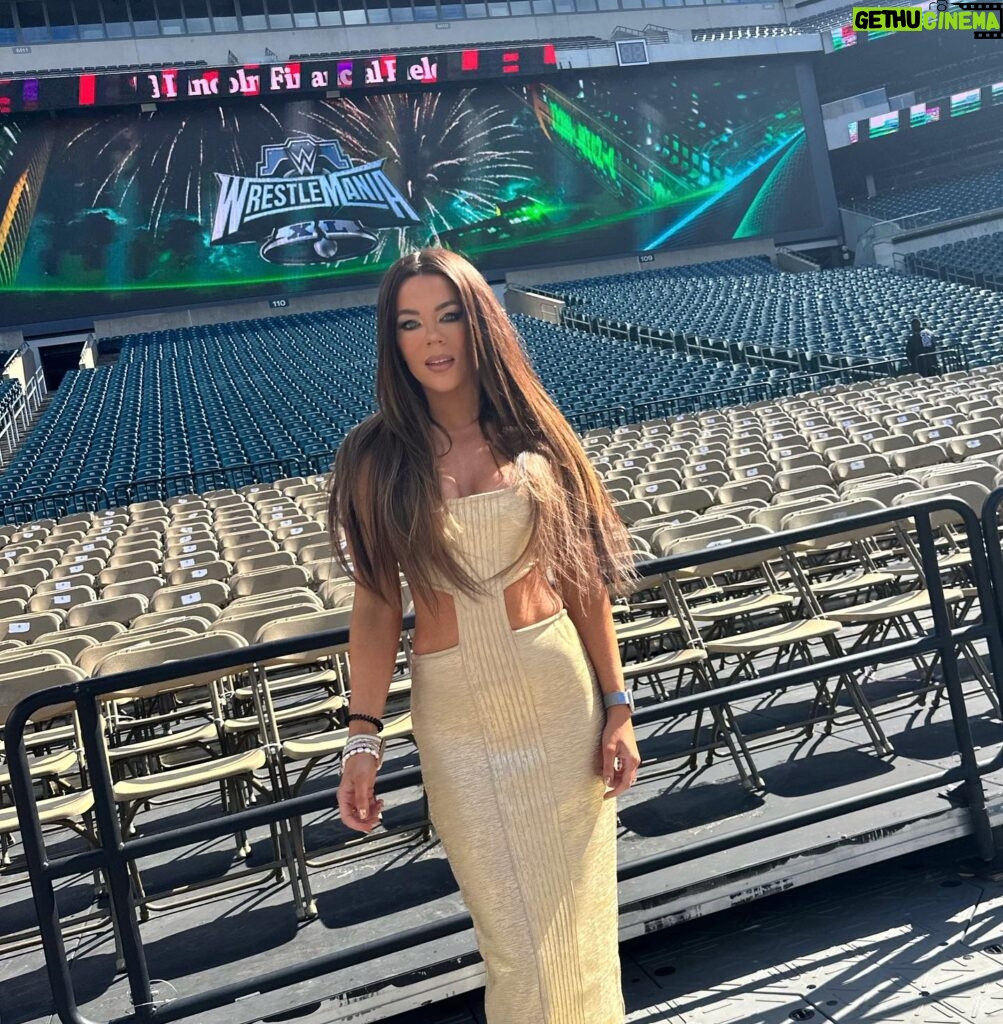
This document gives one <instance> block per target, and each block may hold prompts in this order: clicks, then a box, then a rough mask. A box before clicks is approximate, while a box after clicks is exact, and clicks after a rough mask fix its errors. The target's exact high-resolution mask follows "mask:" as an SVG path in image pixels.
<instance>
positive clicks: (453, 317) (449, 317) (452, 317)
mask: <svg viewBox="0 0 1003 1024" xmlns="http://www.w3.org/2000/svg"><path fill="white" fill-rule="evenodd" d="M462 316H463V314H462V313H461V312H459V311H458V310H457V311H455V312H452V313H447V314H446V315H445V316H444V317H443V318H442V319H443V321H444V322H445V323H447V324H451V323H453V321H454V320H459V319H460V318H461V317H462Z"/></svg>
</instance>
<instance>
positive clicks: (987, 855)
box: [5, 490, 1003, 1024]
mask: <svg viewBox="0 0 1003 1024" xmlns="http://www.w3.org/2000/svg"><path fill="white" fill-rule="evenodd" d="M1001 501H1003V490H1000V491H997V492H994V494H993V495H992V497H991V499H990V501H989V503H988V504H987V506H986V511H985V516H986V519H985V521H984V525H985V530H986V533H987V535H988V536H989V538H990V544H989V550H990V557H989V559H987V555H986V551H985V548H984V542H983V522H982V521H980V519H979V517H978V515H977V514H976V513H975V512H974V511H973V510H972V509H971V508H970V507H969V506H968V505H967V504H964V503H963V502H961V501H958V500H955V499H951V498H942V499H938V500H934V501H930V502H925V503H923V504H919V505H914V506H909V507H901V508H895V509H887V510H882V511H879V512H873V513H869V514H867V515H864V516H857V517H853V518H848V519H844V520H840V521H838V522H837V523H832V522H830V523H827V524H825V525H824V526H814V527H810V528H805V529H801V530H796V531H791V532H789V533H784V534H779V535H778V534H770V535H768V536H764V537H762V538H757V539H755V540H753V541H744V542H741V543H736V544H734V545H732V546H730V547H729V548H728V554H729V556H732V555H734V556H736V557H741V556H743V555H748V554H753V553H759V552H763V551H768V550H773V549H776V548H777V547H778V546H780V547H784V548H787V549H790V548H791V547H792V546H793V545H796V544H798V543H800V542H804V541H812V540H818V539H820V538H825V537H830V536H835V535H838V534H841V533H846V532H849V531H855V530H860V529H862V528H874V529H877V528H879V527H881V526H889V527H890V526H891V524H893V523H902V522H905V521H911V522H912V524H913V528H914V530H915V533H916V537H917V540H918V550H919V555H920V559H921V565H922V569H923V575H924V577H925V581H926V590H927V593H928V596H929V601H930V611H931V615H932V625H931V627H930V628H927V629H925V630H924V632H923V633H922V635H919V636H916V637H915V638H911V639H908V640H905V641H900V642H894V643H889V644H883V645H881V646H879V647H877V648H874V649H868V650H864V651H861V652H858V653H851V654H846V655H842V656H840V657H834V658H830V659H827V660H825V661H821V662H818V663H811V664H808V665H804V666H801V667H797V668H788V669H786V670H784V671H774V672H772V673H770V674H767V675H762V676H760V677H758V678H754V679H751V680H748V681H742V682H738V683H732V684H730V685H728V686H723V687H720V688H715V689H712V690H702V691H700V692H695V693H691V694H689V695H687V696H683V697H676V698H673V699H671V700H667V701H662V702H660V703H658V704H656V705H652V706H649V707H645V708H644V709H642V710H639V711H638V712H637V713H636V716H635V720H636V721H637V722H638V723H639V724H641V723H646V722H652V721H660V720H662V719H663V718H665V717H667V716H671V715H679V714H682V713H686V712H694V711H697V710H700V709H708V708H712V707H715V706H721V705H723V704H725V703H729V702H732V701H735V700H738V699H741V698H747V697H753V696H758V695H765V694H770V693H777V692H782V691H785V690H787V689H789V688H791V687H793V686H796V685H800V684H803V683H812V682H817V681H820V680H824V679H828V678H831V677H834V676H840V675H844V674H847V673H850V672H855V671H858V670H863V669H865V668H867V667H869V666H875V665H880V664H885V663H894V662H897V661H899V660H901V659H905V658H911V657H913V656H915V655H917V654H938V655H939V657H940V664H941V667H942V672H943V681H944V685H945V686H946V689H947V693H948V700H949V708H950V712H951V718H952V722H953V728H954V734H955V740H956V743H957V750H958V752H959V764H958V765H956V766H954V767H950V768H947V769H944V770H934V771H931V772H930V773H928V774H925V775H923V776H922V777H919V778H913V779H910V780H909V781H905V782H898V783H895V784H892V785H887V786H885V787H883V788H878V789H874V790H871V791H869V792H867V793H864V794H862V795H859V796H855V797H852V798H848V799H843V800H840V801H837V802H829V803H826V804H825V805H824V806H820V807H817V808H811V809H808V810H805V811H801V812H798V813H795V814H790V815H787V816H785V817H783V818H781V819H778V820H774V821H772V822H767V823H763V824H758V825H754V826H750V827H744V828H742V829H740V830H737V831H733V832H731V833H730V834H725V835H721V836H716V837H713V838H706V839H699V840H697V841H695V842H692V843H690V844H689V845H687V846H686V847H684V848H682V849H675V850H669V851H665V852H662V853H658V854H654V855H651V856H647V857H644V858H643V859H638V860H635V861H633V862H629V863H627V864H625V865H623V866H622V867H621V868H620V871H619V878H620V879H621V880H624V879H629V878H636V877H637V876H639V875H642V874H645V873H648V872H652V871H656V870H661V869H664V868H666V867H669V866H672V865H676V864H679V863H682V862H684V861H691V860H694V859H696V858H699V857H703V856H707V855H709V854H711V853H714V852H717V851H720V850H725V849H731V848H738V847H741V846H743V845H744V844H748V843H750V842H752V841H754V840H758V839H763V838H766V837H769V836H773V835H776V834H779V833H781V832H786V831H788V830H790V829H795V828H800V827H802V826H805V825H809V824H815V823H819V822H823V821H829V820H832V819H833V818H836V817H839V816H841V815H844V814H848V813H851V812H854V811H859V810H862V809H865V808H869V807H874V806H877V805H880V804H883V803H886V802H889V801H892V800H896V799H901V798H903V797H907V796H910V795H915V794H918V793H923V792H929V791H933V790H937V789H940V788H942V787H943V786H945V785H948V784H953V783H961V784H962V785H963V787H964V791H965V796H966V805H967V810H968V815H969V819H970V830H971V833H972V834H973V835H974V837H975V840H976V845H977V849H978V853H979V856H980V857H981V858H982V859H983V860H985V861H990V860H992V859H994V858H995V856H996V853H997V851H996V847H995V843H994V836H993V831H992V827H991V822H990V818H989V814H988V810H987V807H986V799H985V790H984V787H983V784H982V775H983V774H985V773H986V772H988V771H995V770H998V769H1001V768H1003V754H1000V755H998V756H997V757H995V758H993V759H992V760H989V761H986V762H981V763H980V762H979V761H978V759H977V756H976V752H975V748H974V745H973V741H972V733H971V729H970V722H969V716H968V712H967V709H966V704H965V695H964V691H963V689H962V681H961V677H960V673H959V650H960V648H961V646H962V645H965V644H971V643H974V642H976V641H985V642H986V644H987V645H988V651H989V657H990V661H991V665H992V671H993V675H994V678H995V680H996V689H997V691H998V690H999V680H1000V678H1001V672H1003V646H1001V637H1000V626H1001V614H1000V611H999V608H998V604H997V599H996V594H1000V593H1003V586H1001V583H1003V553H1001V551H1000V546H999V539H1000V538H999V530H998V526H997V524H996V514H997V511H998V509H999V506H1000V503H1001ZM945 512H947V513H950V514H952V515H953V516H956V517H957V519H958V520H959V521H960V523H961V525H962V528H963V532H964V535H965V538H966V540H967V544H968V548H969V551H970V554H971V563H970V572H971V580H972V584H973V587H974V592H975V598H976V601H977V605H978V608H979V611H980V615H979V619H978V621H975V622H970V623H967V624H960V625H955V624H952V621H951V617H950V612H949V608H948V605H947V603H946V601H945V597H944V587H943V583H942V581H941V577H940V567H939V565H938V561H937V552H936V548H935V536H934V527H933V524H932V521H931V517H932V516H934V515H937V514H942V513H945ZM721 558H722V552H721V550H720V548H716V547H715V548H705V549H703V550H701V551H699V552H696V553H692V554H688V555H686V556H684V557H673V558H662V559H658V560H655V561H651V562H648V563H645V564H644V565H642V566H639V571H640V573H641V575H642V577H645V578H646V577H650V576H653V575H656V574H662V573H666V572H675V571H678V570H683V569H687V568H690V567H692V566H698V565H702V564H708V563H712V562H717V561H720V560H721ZM990 566H991V567H992V574H993V575H994V576H995V588H994V580H993V578H992V576H991V571H990ZM413 624H414V619H413V616H408V617H407V618H406V619H405V620H404V622H403V627H404V628H405V629H410V628H412V626H413ZM347 636H348V631H347V630H346V629H341V630H337V631H333V632H330V633H325V634H316V635H314V636H312V637H308V638H299V639H296V640H283V641H278V642H273V643H268V644H262V645H257V646H254V647H250V648H241V649H237V650H234V651H227V652H225V653H220V654H214V655H210V656H206V657H203V658H199V659H194V660H190V661H187V662H174V663H167V664H159V665H156V666H154V667H150V668H146V669H143V670H142V671H137V672H132V673H124V674H120V675H117V676H109V677H103V678H96V679H90V680H86V681H84V682H81V683H77V684H74V685H71V686H63V687H58V688H52V689H49V690H46V691H42V692H39V693H37V694H34V695H32V696H31V697H29V698H28V699H26V700H24V701H22V702H21V703H20V704H19V705H18V706H17V707H16V708H15V709H14V711H13V712H12V714H11V716H10V718H9V720H8V722H7V725H6V732H5V744H6V751H7V756H8V761H9V765H10V769H11V777H12V785H13V791H14V796H15V802H16V806H17V811H18V815H19V818H20V822H21V829H22V837H23V842H24V850H25V857H26V860H27V863H28V867H29V871H30V878H31V887H32V893H33V896H34V901H35V906H36V908H37V912H38V919H39V923H40V930H41V936H42V941H43V945H44V950H45V955H46V964H47V970H48V973H49V980H50V983H51V987H52V992H53V997H54V1001H55V1007H56V1012H57V1013H58V1015H59V1017H60V1020H62V1021H64V1022H65V1024H86V1022H85V1021H84V1018H82V1017H81V1015H80V1013H79V1010H78V1007H77V1004H76V1000H75V994H74V991H73V985H72V979H71V976H70V970H69V965H68V961H67V955H66V948H65V945H64V942H63V935H62V931H61V923H60V919H59V913H58V908H57V904H56V896H55V889H54V883H55V882H56V881H57V880H58V879H61V878H65V877H67V876H70V875H75V874H78V873H81V872H89V871H94V870H99V871H101V872H103V874H104V875H105V877H106V879H107V884H108V890H109V895H110V899H111V913H112V915H113V920H114V923H115V926H116V931H117V934H118V938H119V943H120V948H121V951H122V954H123V957H124V961H125V970H126V974H127V978H128V983H129V990H130V995H131V999H132V1003H133V1007H134V1009H133V1012H132V1013H130V1014H128V1015H126V1016H123V1017H119V1018H117V1020H116V1021H115V1024H131V1022H144V1024H145V1022H159V1021H165V1022H166V1021H172V1020H179V1019H182V1018H191V1017H193V1016H196V1015H197V1014H199V1013H204V1012H207V1011H208V1010H209V1009H211V1008H214V1007H220V1006H224V1005H227V1004H228V1003H230V1002H232V1001H234V1000H236V999H238V998H241V997H243V996H246V995H248V994H250V993H251V992H256V991H268V990H273V989H276V988H280V987H283V986H291V985H294V984H297V983H299V982H303V981H306V980H308V979H311V978H315V977H318V976H319V975H322V974H324V973H327V972H330V971H334V970H338V969H342V968H345V967H349V966H352V965H355V964H359V963H362V962H365V961H367V960H370V959H375V958H377V957H383V956H387V955H390V954H393V953H396V952H399V951H402V950H405V949H408V948H410V947H411V946H413V945H415V944H417V943H421V942H429V941H433V940H436V939H439V938H442V937H444V936H447V935H451V934H455V933H457V932H460V931H463V930H466V929H468V928H469V927H470V926H471V922H470V919H469V916H468V915H466V914H457V915H454V916H452V917H449V918H445V919H441V920H436V921H432V922H428V923H426V924H423V925H421V926H418V927H415V928H411V929H408V930H407V931H404V932H398V933H396V934H394V935H393V936H391V937H388V938H384V939H380V940H378V941H373V942H367V943H363V944H360V945H357V946H354V947H352V948H349V949H342V950H338V951H336V952H333V953H329V954H327V955H324V956H321V957H318V958H315V959H313V960H310V961H308V962H305V963H299V964H295V965H292V966H287V967H283V968H280V969H277V970H275V971H272V972H270V973H266V974H264V975H260V974H259V975H257V976H255V977H254V978H253V979H251V980H249V981H242V982H239V983H230V984H225V985H220V986H218V987H216V988H214V989H211V990H208V991H204V992H200V993H197V994H193V995H182V996H179V997H178V998H175V999H172V1000H171V1001H170V1002H168V1003H165V1004H162V1005H156V1003H155V1000H154V998H153V995H152V991H151V980H150V973H149V970H148V968H147V960H146V952H145V949H144V946H143V941H142V937H141V935H140V931H139V926H138V922H137V918H136V912H135V909H134V907H133V903H132V899H131V890H130V879H129V865H130V863H131V862H134V861H136V860H137V859H138V858H140V857H146V856H150V855H152V854H157V853H164V852H168V851H171V850H175V849H178V848H181V847H184V846H190V845H192V844H195V843H202V842H206V841H209V840H213V839H216V838H219V837H221V836H223V835H226V834H230V833H232V832H233V831H234V829H247V828H250V827H253V826H262V825H266V824H271V823H275V822H279V821H282V820H288V819H291V818H298V817H301V816H302V815H304V814H307V813H310V812H317V811H321V810H329V809H330V808H331V807H332V806H333V805H334V801H335V791H334V790H333V789H324V790H322V791H319V792H314V793H311V794H310V795H307V796H294V797H289V798H286V799H279V800H277V801H276V802H274V803H269V804H265V805H259V806H255V807H252V808H250V809H245V810H240V811H236V812H235V813H232V814H229V815H227V816H225V818H222V819H220V818H217V819H214V820H210V821H205V822H200V823H198V824H188V825H183V826H179V827H178V826H176V827H174V828H171V829H169V830H166V831H164V832H158V833H156V834H154V835H149V836H144V837H139V838H126V837H125V836H123V835H122V832H121V829H120V826H119V820H118V816H117V814H116V805H115V799H114V793H113V787H112V779H111V775H110V769H109V766H108V763H107V761H106V759H105V757H104V748H103V742H104V738H103V733H102V729H103V725H102V719H101V714H100V710H99V698H100V697H101V695H103V694H108V693H111V692H114V691H116V690H121V689H123V688H125V687H129V688H134V687H139V686H144V685H148V684H154V683H160V682H165V681H169V680H171V679H183V678H185V677H186V676H190V675H193V674H195V673H198V674H209V673H216V674H220V675H222V674H225V673H226V672H227V671H228V670H235V669H237V668H240V667H247V666H249V665H250V666H252V667H255V668H256V667H257V666H258V665H260V664H262V663H265V662H269V661H272V660H273V659H278V658H281V657H286V656H289V655H292V654H296V653H302V652H304V651H315V650H323V649H325V648H327V647H330V646H333V645H335V644H338V643H343V642H344V641H346V640H347ZM64 702H67V703H72V704H73V705H75V708H76V711H77V714H78V717H79V722H80V727H81V734H82V739H83V746H84V752H85V756H86V759H87V764H88V771H89V777H90V786H91V790H92V792H93V794H94V798H95V803H94V814H95V817H96V820H97V825H98V832H99V841H98V846H97V847H96V848H95V849H93V850H91V851H88V852H85V853H77V854H73V855H69V856H51V857H50V856H49V855H48V854H47V852H46V850H45V847H44V845H43V836H42V828H41V825H40V822H39V817H38V812H37V807H36V802H35V796H34V793H33V788H32V784H31V780H30V774H29V767H28V760H27V756H26V751H25V747H24V744H23V742H22V740H23V736H24V732H25V727H26V725H27V723H28V721H29V719H30V717H31V715H32V714H33V713H34V712H36V711H38V710H39V709H41V708H43V707H45V706H47V705H51V704H62V703H64ZM418 783H420V771H419V769H417V768H412V769H407V770H403V771H397V772H393V773H391V774H388V775H385V776H382V777H381V778H380V780H379V790H380V792H381V794H387V793H393V792H396V791H399V790H401V789H404V788H406V787H409V786H414V785H416V784H418Z"/></svg>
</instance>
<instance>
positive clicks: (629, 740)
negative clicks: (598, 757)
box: [602, 705, 641, 800]
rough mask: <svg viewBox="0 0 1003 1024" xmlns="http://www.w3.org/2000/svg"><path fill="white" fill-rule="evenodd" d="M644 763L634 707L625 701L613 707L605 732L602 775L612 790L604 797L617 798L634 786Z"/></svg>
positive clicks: (608, 715)
mask: <svg viewBox="0 0 1003 1024" xmlns="http://www.w3.org/2000/svg"><path fill="white" fill-rule="evenodd" d="M617 758H619V760H617ZM640 763H641V755H640V754H639V753H638V751H637V741H636V740H635V739H634V725H633V723H632V722H631V720H630V709H629V708H628V707H626V706H625V705H620V706H614V707H611V708H609V709H608V710H607V711H606V727H605V728H604V729H603V733H602V777H603V781H604V782H605V783H606V785H607V787H609V792H608V793H606V795H605V796H604V797H603V799H604V800H610V799H613V798H615V797H618V796H619V795H620V794H621V793H625V792H626V791H627V790H628V789H630V787H631V785H633V782H634V779H635V778H636V777H637V769H638V766H639V765H640Z"/></svg>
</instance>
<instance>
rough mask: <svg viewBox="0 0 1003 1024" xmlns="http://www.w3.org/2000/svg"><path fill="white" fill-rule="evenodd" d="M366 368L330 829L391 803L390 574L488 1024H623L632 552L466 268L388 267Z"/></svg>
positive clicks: (350, 524)
mask: <svg viewBox="0 0 1003 1024" xmlns="http://www.w3.org/2000/svg"><path fill="white" fill-rule="evenodd" d="M377 350H378V351H377V373H376V393H377V401H378V403H379V411H378V412H377V413H375V414H374V415H373V416H371V417H369V418H368V419H366V420H364V421H363V422H362V423H360V424H359V425H358V426H357V427H355V428H354V429H353V430H352V431H351V432H350V433H349V435H348V437H346V438H345V440H344V442H343V443H342V445H341V447H340V449H339V450H338V455H337V458H336V461H335V468H334V483H333V487H332V492H331V506H330V520H329V521H330V522H331V523H332V524H334V526H335V528H336V527H337V526H340V527H341V528H342V529H343V531H344V534H345V540H346V546H347V556H348V557H347V558H346V556H345V554H339V560H340V562H341V564H342V566H343V568H344V569H345V571H346V572H348V573H349V574H350V575H351V576H352V578H353V579H354V580H355V583H356V589H355V602H354V605H353V610H352V625H351V636H350V643H349V657H350V661H351V670H352V676H351V678H352V687H351V707H350V712H351V713H350V715H349V734H350V738H349V741H348V744H347V746H346V749H345V753H344V755H343V760H342V778H341V785H340V787H339V789H338V806H339V809H340V812H341V818H342V821H344V823H345V824H346V825H348V826H349V827H351V828H353V829H357V830H359V831H361V832H369V831H371V830H372V829H373V828H374V827H375V825H376V824H377V822H378V820H379V815H380V810H381V808H382V806H383V802H382V801H381V800H378V799H376V797H375V793H374V787H375V779H376V772H377V769H378V767H379V758H380V755H381V748H380V745H379V743H378V737H377V733H378V731H379V729H380V728H381V727H382V723H381V721H380V716H381V714H382V713H383V709H384V705H385V702H386V696H387V692H388V688H389V684H390V679H391V675H392V674H393V671H394V663H395V659H396V654H397V650H398V643H399V639H400V629H401V616H402V604H401V588H400V577H399V573H398V567H399V569H400V570H401V571H402V572H403V574H404V576H405V578H406V579H407V581H408V583H409V585H410V590H411V594H412V598H413V600H414V611H415V626H414V634H413V639H412V656H411V676H412V702H411V713H412V720H413V726H414V736H415V741H416V743H417V745H418V750H419V754H420V757H421V765H422V778H423V782H424V786H425V791H426V794H427V797H428V805H429V815H430V817H431V820H432V823H433V825H434V827H435V830H436V833H437V834H438V836H439V838H440V839H441V841H442V843H443V847H444V849H445V852H446V855H447V857H448V859H449V862H450V865H451V867H452V869H453V873H454V875H455V876H456V879H457V882H458V884H459V886H460V890H461V892H462V894H463V897H464V900H465V902H466V904H467V906H468V908H469V910H470V913H471V917H472V919H473V923H474V930H475V933H476V937H477V943H478V946H479V948H480V951H481V955H482V957H483V959H484V963H485V967H486V971H487V983H486V990H485V1008H486V1012H487V1019H488V1021H489V1024H623V1019H624V1005H623V997H622V995H621V989H620V973H619V959H618V951H617V893H616V812H615V802H614V800H613V799H611V798H614V797H616V796H617V795H619V794H620V793H622V792H624V791H625V790H626V789H627V788H628V787H629V786H630V785H631V783H632V782H633V780H634V776H635V774H636V771H637V766H638V764H639V760H640V759H639V756H638V752H637V745H636V742H635V739H634V734H633V729H632V726H631V721H630V712H631V705H630V704H629V703H628V702H627V697H626V695H625V694H624V693H623V689H624V685H623V673H622V668H621V665H620V659H619V651H618V648H617V643H616V636H615V632H614V627H613V618H612V613H611V607H610V598H609V593H608V591H607V586H611V587H612V588H613V589H614V590H620V589H629V588H628V587H627V586H626V585H627V583H628V582H629V581H630V580H631V579H632V578H634V577H635V575H636V574H635V573H634V569H633V561H632V555H631V550H630V539H629V536H628V534H627V532H626V530H625V528H624V527H623V525H622V524H621V522H620V520H619V518H618V517H617V515H616V512H615V510H614V509H613V506H612V503H611V501H610V499H609V497H608V495H607V494H606V492H605V491H604V490H603V488H602V486H601V484H600V483H599V481H598V478H597V477H596V475H595V472H594V470H593V469H592V467H591V465H590V464H589V462H588V460H587V458H586V456H585V453H584V451H583V449H582V447H581V444H580V443H579V441H578V438H577V437H576V436H575V434H574V432H573V431H572V429H571V427H570V426H569V424H568V423H567V421H566V420H565V419H564V417H563V416H562V415H561V413H560V412H559V411H558V409H557V408H556V406H555V405H554V403H553V401H552V400H551V399H550V397H549V396H548V395H547V393H546V392H545V391H544V389H543V386H542V385H541V383H540V381H539V379H538V378H537V376H536V374H535V373H534V372H533V370H532V368H531V366H530V364H529V362H528V359H527V356H526V353H525V351H524V350H523V348H522V346H521V344H520V341H519V338H518V335H517V334H516V332H515V329H514V328H513V327H512V325H511V323H510V322H509V320H508V318H507V317H506V315H505V313H504V311H503V310H502V308H501V306H500V305H499V303H498V300H497V299H496V298H495V296H494V293H493V292H492V291H491V288H490V287H489V286H488V284H487V282H486V281H485V280H484V278H483V277H481V275H480V274H479V273H478V272H477V271H476V270H475V269H474V268H473V267H472V266H471V265H470V264H469V263H468V262H467V261H466V260H464V259H463V258H462V257H460V256H457V255H455V254H454V253H451V252H448V251H446V250H442V249H425V250H422V251H421V252H417V253H413V254H410V255H408V256H405V257H402V258H401V259H400V260H398V261H397V262H396V263H395V264H394V265H393V266H392V267H391V268H390V270H389V271H388V272H387V274H386V276H385V278H384V279H383V283H382V286H381V289H380V296H379V300H378V305H377ZM335 548H336V550H339V552H340V547H339V545H337V544H336V545H335ZM606 704H608V705H609V707H608V709H607V708H606V707H605V705H606Z"/></svg>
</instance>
